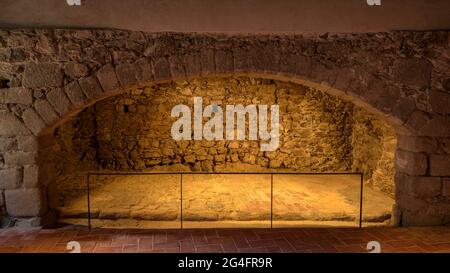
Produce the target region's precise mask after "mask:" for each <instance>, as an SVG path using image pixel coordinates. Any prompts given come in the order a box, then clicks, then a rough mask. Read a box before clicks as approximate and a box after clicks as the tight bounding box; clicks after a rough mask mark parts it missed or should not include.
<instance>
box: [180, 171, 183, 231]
mask: <svg viewBox="0 0 450 273" xmlns="http://www.w3.org/2000/svg"><path fill="white" fill-rule="evenodd" d="M180 224H181V225H180V227H181V229H183V174H182V173H180Z"/></svg>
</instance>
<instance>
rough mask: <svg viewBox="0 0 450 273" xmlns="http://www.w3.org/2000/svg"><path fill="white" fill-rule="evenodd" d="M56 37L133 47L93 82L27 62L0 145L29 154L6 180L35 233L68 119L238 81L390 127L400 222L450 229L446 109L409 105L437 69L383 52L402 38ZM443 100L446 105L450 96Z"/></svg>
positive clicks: (104, 65)
mask: <svg viewBox="0 0 450 273" xmlns="http://www.w3.org/2000/svg"><path fill="white" fill-rule="evenodd" d="M58 35H59V36H61V37H70V39H77V40H81V41H85V42H86V43H91V42H92V41H93V40H95V39H99V40H102V43H103V44H106V43H108V42H109V40H108V37H116V36H117V37H118V38H117V37H116V38H117V39H118V40H119V42H127V41H131V42H132V45H131V46H130V47H133V48H132V49H130V48H127V49H126V50H123V51H120V50H119V52H116V51H114V50H113V49H108V50H109V51H108V52H109V54H111V55H114V54H116V55H117V56H116V55H114V57H111V55H107V54H106V55H101V56H100V57H98V56H97V57H98V58H97V59H96V63H95V64H94V65H93V67H92V68H91V70H90V71H91V72H90V73H85V71H83V67H84V66H83V65H81V66H80V68H77V67H76V64H75V67H72V68H71V69H72V70H75V72H74V71H71V72H70V74H72V75H71V77H70V79H67V78H66V79H64V73H66V75H67V74H68V72H67V70H68V68H67V64H70V63H72V62H68V61H66V60H65V59H64V57H58V58H56V59H57V60H58V61H56V62H51V63H48V62H45V63H35V62H33V61H31V60H28V63H26V65H25V69H24V71H23V75H22V86H21V87H17V90H14V94H15V97H14V98H13V99H11V98H9V100H11V101H12V102H13V103H17V101H19V100H30V101H26V102H25V104H26V105H28V107H26V108H25V109H24V110H23V111H22V113H21V116H20V118H17V117H16V116H14V115H13V114H11V113H8V114H6V115H5V121H6V122H5V123H4V125H3V128H1V129H2V134H3V135H13V136H20V138H22V139H23V141H22V142H23V143H22V144H20V143H19V145H22V146H24V147H26V149H29V151H27V152H23V151H18V152H14V153H10V154H9V155H8V157H9V158H7V159H8V160H7V161H8V165H13V166H16V167H15V168H11V169H8V170H7V175H8V176H10V177H12V178H11V179H12V180H17V181H18V180H21V183H22V184H23V185H24V186H22V187H21V188H13V189H11V190H8V191H7V192H6V193H5V199H6V207H7V211H8V214H10V215H12V216H13V217H18V218H20V217H27V218H29V217H32V218H31V220H29V221H37V222H36V223H39V224H41V222H42V221H43V219H44V217H43V216H44V215H45V214H46V212H47V208H46V206H47V205H46V198H45V194H44V191H43V190H42V188H43V187H45V183H46V182H45V181H46V180H47V179H48V177H47V176H48V174H47V173H48V171H49V170H45V169H43V168H41V166H39V165H38V164H36V158H38V154H39V153H41V154H42V153H43V151H45V148H46V144H45V136H46V135H49V133H51V132H52V130H54V129H55V128H56V127H57V126H59V125H60V124H62V123H64V122H65V121H66V120H67V119H68V118H70V117H71V116H73V115H75V114H76V113H78V112H80V111H81V110H82V109H84V108H86V107H87V106H89V105H92V104H94V103H95V102H97V101H99V100H101V99H104V98H107V97H110V96H114V95H118V94H121V93H123V92H124V91H125V90H126V89H127V88H130V87H132V86H139V85H147V84H149V83H150V84H151V83H161V82H165V81H172V80H183V79H192V78H199V77H202V78H205V77H223V76H232V75H233V76H251V77H259V78H269V79H275V80H281V81H289V82H294V83H299V84H303V85H307V86H310V87H314V88H316V89H318V90H321V91H324V92H326V93H330V94H333V95H337V96H338V97H340V98H343V99H345V100H350V101H352V102H353V103H355V104H356V105H359V106H362V107H363V108H365V109H367V110H369V112H372V113H375V114H377V115H378V116H380V117H382V118H384V119H385V120H387V121H388V122H389V123H390V124H391V125H393V126H394V127H395V128H396V129H397V132H398V134H399V144H398V147H399V150H398V152H397V160H396V169H397V176H396V183H397V188H398V190H397V208H398V216H399V217H397V218H398V219H401V220H399V221H402V223H401V224H404V225H417V224H433V225H435V224H442V223H445V222H448V221H450V216H449V215H448V211H449V210H446V209H447V208H449V205H448V204H447V203H439V204H436V203H434V204H432V205H430V198H433V197H435V196H443V195H444V194H446V193H444V192H443V190H442V189H443V177H444V176H448V175H450V173H448V170H449V169H450V168H447V167H448V165H450V157H449V156H447V155H444V156H443V155H435V154H437V153H439V152H437V149H438V148H437V144H436V143H438V141H439V140H438V139H440V138H446V137H448V136H450V125H449V124H450V117H449V116H448V110H445V107H442V105H441V104H438V103H437V104H435V105H432V107H433V108H434V109H432V110H431V111H426V110H424V109H420V108H418V107H417V106H416V104H415V102H414V100H413V99H412V98H411V97H410V96H407V95H405V94H407V93H408V92H412V91H414V90H428V89H429V88H430V85H431V80H430V77H431V73H432V70H433V64H432V63H431V62H430V61H429V60H427V59H426V58H425V57H408V58H405V57H402V56H401V54H399V53H398V52H396V53H395V54H390V53H385V52H383V51H382V50H379V49H378V47H382V46H386V38H391V39H394V40H395V39H401V38H402V36H401V35H397V36H396V35H391V34H380V37H381V38H380V37H370V36H365V35H362V37H356V38H354V37H339V36H336V37H328V36H323V37H322V36H320V37H317V36H314V37H303V36H220V35H217V36H211V35H210V36H208V35H205V36H202V35H181V34H160V35H155V34H146V33H141V32H127V31H58V32H57V33H56V36H58ZM389 35H391V36H392V37H391V36H389ZM355 39H356V40H355ZM364 41H366V42H372V43H373V44H374V47H365V46H362V49H357V48H356V47H357V46H361V45H362V44H363V43H364ZM64 43H65V42H64ZM66 45H67V43H66ZM143 45H145V46H143ZM134 46H135V47H136V48H134ZM112 47H114V46H112ZM133 54H134V55H138V56H139V57H135V56H132V55H133ZM122 55H123V56H124V57H123V59H121V56H122ZM130 55H131V56H132V57H130ZM354 55H357V56H360V57H361V58H365V62H358V61H354ZM111 58H112V59H114V60H111ZM378 58H381V59H383V61H384V62H385V63H384V64H383V65H380V66H379V67H376V66H368V65H367V61H376V60H377V59H378ZM69 59H70V58H69ZM75 63H79V62H78V61H77V62H75ZM62 67H65V69H64V73H63V72H62ZM77 69H78V70H81V71H77ZM444 69H445V68H444ZM405 70H407V71H409V72H405ZM63 83H64V84H63ZM40 88H50V91H48V92H46V95H45V98H40V99H38V100H35V99H32V98H29V97H30V95H29V92H30V90H39V89H40ZM7 99H8V98H5V99H4V100H7ZM443 99H444V100H445V99H447V100H448V98H447V97H445V96H444V97H443ZM19 103H20V102H19ZM38 138H39V139H41V140H40V141H38ZM42 139H44V140H42ZM430 139H431V140H430ZM442 162H443V163H442ZM430 164H431V166H429V165H430ZM433 164H435V165H434V166H433ZM19 169H20V170H19ZM424 189H425V193H424V191H423V190H424ZM33 223H35V222H32V223H31V224H33Z"/></svg>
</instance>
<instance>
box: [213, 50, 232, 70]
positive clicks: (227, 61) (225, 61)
mask: <svg viewBox="0 0 450 273" xmlns="http://www.w3.org/2000/svg"><path fill="white" fill-rule="evenodd" d="M215 61H216V73H217V74H231V73H233V71H234V63H233V62H234V60H233V54H232V53H231V51H227V50H218V51H216V55H215Z"/></svg>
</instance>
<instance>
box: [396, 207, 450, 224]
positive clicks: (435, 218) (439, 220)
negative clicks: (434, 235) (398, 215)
mask: <svg viewBox="0 0 450 273" xmlns="http://www.w3.org/2000/svg"><path fill="white" fill-rule="evenodd" d="M442 224H443V216H442V215H436V214H431V213H429V212H428V211H426V210H422V211H418V212H413V211H409V210H405V211H403V213H402V225H403V226H439V225H442Z"/></svg>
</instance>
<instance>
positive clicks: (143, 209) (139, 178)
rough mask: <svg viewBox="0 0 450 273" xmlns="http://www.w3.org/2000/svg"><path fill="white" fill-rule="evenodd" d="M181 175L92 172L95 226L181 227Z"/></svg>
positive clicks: (92, 204)
mask: <svg viewBox="0 0 450 273" xmlns="http://www.w3.org/2000/svg"><path fill="white" fill-rule="evenodd" d="M180 182H181V175H180V174H141V175H136V174H132V175H129V174H126V175H117V174H116V175H91V176H90V180H89V192H90V210H91V216H92V217H91V226H92V227H93V228H94V227H108V228H177V229H178V228H181V200H180V194H181V183H180Z"/></svg>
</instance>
